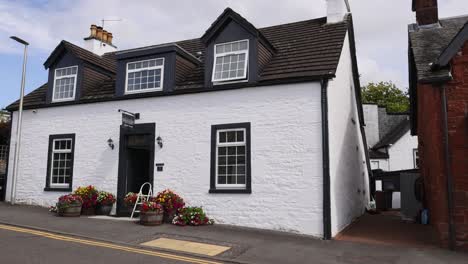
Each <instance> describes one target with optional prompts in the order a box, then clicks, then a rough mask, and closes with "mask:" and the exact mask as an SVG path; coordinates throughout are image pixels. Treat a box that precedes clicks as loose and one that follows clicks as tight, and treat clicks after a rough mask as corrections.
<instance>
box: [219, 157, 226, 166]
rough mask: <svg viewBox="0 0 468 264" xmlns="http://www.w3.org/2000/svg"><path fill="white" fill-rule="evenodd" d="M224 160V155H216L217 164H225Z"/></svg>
mask: <svg viewBox="0 0 468 264" xmlns="http://www.w3.org/2000/svg"><path fill="white" fill-rule="evenodd" d="M226 161H227V159H226V156H218V165H225V164H226Z"/></svg>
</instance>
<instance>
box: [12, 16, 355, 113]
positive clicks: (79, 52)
mask: <svg viewBox="0 0 468 264" xmlns="http://www.w3.org/2000/svg"><path fill="white" fill-rule="evenodd" d="M351 24H352V18H351V15H348V16H347V19H345V21H343V22H340V23H334V24H327V23H326V18H317V19H311V20H306V21H300V22H295V23H289V24H283V25H278V26H271V27H265V28H261V29H258V30H259V32H260V33H261V35H262V36H264V37H265V38H266V39H268V41H269V43H271V44H272V45H273V46H274V48H275V55H274V56H273V58H272V59H271V60H270V62H269V63H268V64H267V65H266V66H265V67H264V69H263V71H262V72H261V73H260V76H259V82H258V83H257V84H255V85H252V84H248V83H243V84H235V85H223V87H219V88H216V89H232V88H241V87H249V86H261V85H271V84H275V83H281V82H283V83H284V82H298V81H311V80H320V79H324V78H332V77H334V76H335V73H336V69H337V66H338V61H339V58H340V54H341V50H342V47H343V44H344V39H345V36H346V33H347V30H348V27H349V26H350V25H351ZM173 44H177V45H178V46H180V47H181V48H183V49H184V50H185V51H187V52H189V53H190V54H192V55H193V56H197V53H198V52H202V55H201V60H202V61H203V59H204V55H203V51H204V44H203V43H202V40H201V39H190V40H184V41H179V42H175V43H173ZM61 48H66V49H69V50H70V51H71V52H73V54H75V55H76V56H78V57H79V58H81V59H83V60H85V61H87V62H89V63H92V64H95V65H98V66H100V67H102V68H104V69H107V70H109V71H113V72H115V69H116V54H115V52H113V53H106V54H104V55H103V56H97V55H95V54H93V53H92V52H90V51H87V50H85V49H83V48H81V47H78V46H76V45H74V44H71V43H69V42H67V41H62V42H61V43H60V44H59V46H58V47H57V48H56V49H55V50H54V52H53V53H52V55H51V56H50V57H49V59H48V61H46V63H51V61H52V60H53V59H54V57H53V55H54V53H57V52H59V50H58V49H61ZM203 78H204V65H203V63H201V64H200V65H199V66H197V67H196V68H194V69H193V71H192V72H191V73H189V74H188V75H187V76H186V77H185V79H184V80H183V81H181V82H179V83H178V84H177V86H176V87H175V89H174V91H172V92H155V93H142V94H135V95H127V96H125V97H123V98H116V97H115V94H114V86H115V78H112V79H109V80H107V81H104V82H103V83H100V84H99V85H96V86H95V87H87V93H86V96H84V97H81V98H80V99H79V101H78V102H68V103H63V104H72V103H89V102H96V101H106V100H122V99H130V98H141V97H150V96H161V95H169V94H178V93H187V92H204V91H213V90H215V89H213V88H211V89H207V88H205V87H204V79H203ZM45 90H46V86H44V85H43V86H41V87H39V88H38V89H36V90H34V91H33V92H31V93H30V94H28V95H27V96H25V104H24V107H25V108H33V107H34V108H38V107H46V106H47V105H45V101H46V98H45V97H46V93H45ZM61 104H62V103H56V104H54V106H57V105H61ZM17 107H18V106H17V102H15V103H13V104H12V105H10V106H8V109H9V110H13V109H16V108H17Z"/></svg>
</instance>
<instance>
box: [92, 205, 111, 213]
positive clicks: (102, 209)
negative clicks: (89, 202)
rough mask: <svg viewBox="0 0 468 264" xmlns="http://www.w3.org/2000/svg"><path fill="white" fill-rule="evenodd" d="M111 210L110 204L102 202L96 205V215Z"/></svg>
mask: <svg viewBox="0 0 468 264" xmlns="http://www.w3.org/2000/svg"><path fill="white" fill-rule="evenodd" d="M111 211H112V204H102V205H98V206H97V207H96V214H97V215H109V214H110V212H111Z"/></svg>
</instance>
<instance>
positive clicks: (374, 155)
mask: <svg viewBox="0 0 468 264" xmlns="http://www.w3.org/2000/svg"><path fill="white" fill-rule="evenodd" d="M388 157H389V156H388V153H385V152H382V151H379V150H376V149H369V158H371V159H388Z"/></svg>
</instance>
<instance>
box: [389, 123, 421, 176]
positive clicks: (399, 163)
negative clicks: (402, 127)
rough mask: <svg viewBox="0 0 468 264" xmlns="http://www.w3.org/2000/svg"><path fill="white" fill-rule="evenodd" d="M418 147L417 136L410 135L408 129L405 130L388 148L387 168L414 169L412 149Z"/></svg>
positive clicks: (395, 169)
mask: <svg viewBox="0 0 468 264" xmlns="http://www.w3.org/2000/svg"><path fill="white" fill-rule="evenodd" d="M417 148H418V137H417V136H411V133H410V131H409V130H408V132H406V133H405V134H404V135H403V136H402V137H401V138H400V139H398V141H397V142H395V143H394V144H393V145H391V146H390V147H389V148H388V155H389V160H388V170H389V171H397V170H409V169H414V168H415V164H414V161H413V149H417Z"/></svg>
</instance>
